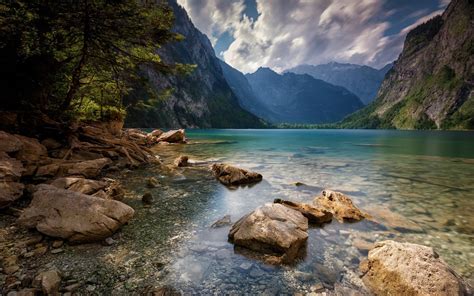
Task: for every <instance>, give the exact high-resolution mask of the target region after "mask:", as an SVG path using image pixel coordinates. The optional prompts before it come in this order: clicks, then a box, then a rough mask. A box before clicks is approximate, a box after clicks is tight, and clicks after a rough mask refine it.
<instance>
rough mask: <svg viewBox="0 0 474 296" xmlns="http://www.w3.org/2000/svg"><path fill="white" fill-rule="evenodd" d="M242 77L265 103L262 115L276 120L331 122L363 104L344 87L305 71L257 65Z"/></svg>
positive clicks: (260, 101)
mask: <svg viewBox="0 0 474 296" xmlns="http://www.w3.org/2000/svg"><path fill="white" fill-rule="evenodd" d="M245 77H246V78H247V80H248V82H249V84H250V86H251V87H252V90H253V92H254V94H255V96H256V99H257V100H258V102H259V104H260V105H261V106H263V107H264V109H263V110H260V112H262V113H261V114H262V116H263V117H264V118H265V119H267V120H269V121H272V122H275V123H301V124H304V123H330V122H335V121H338V120H341V119H342V118H343V117H344V116H346V115H347V114H350V113H352V112H354V111H356V110H358V109H360V108H362V107H363V106H364V105H363V104H362V102H361V101H360V100H359V98H358V97H357V96H356V95H354V94H353V93H351V92H350V91H348V90H347V89H345V88H343V87H340V86H335V85H332V84H329V83H327V82H324V81H322V80H319V79H315V78H313V77H311V76H310V75H306V74H305V75H300V74H294V73H285V74H283V75H280V74H278V73H276V72H274V71H272V70H271V69H269V68H260V69H258V70H257V71H256V72H255V73H252V74H247V75H246V76H245Z"/></svg>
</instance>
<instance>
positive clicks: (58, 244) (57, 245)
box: [51, 240, 64, 248]
mask: <svg viewBox="0 0 474 296" xmlns="http://www.w3.org/2000/svg"><path fill="white" fill-rule="evenodd" d="M63 244H64V242H63V241H62V240H55V241H54V242H53V243H52V244H51V246H52V247H53V248H60V247H62V246H63Z"/></svg>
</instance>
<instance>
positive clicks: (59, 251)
mask: <svg viewBox="0 0 474 296" xmlns="http://www.w3.org/2000/svg"><path fill="white" fill-rule="evenodd" d="M62 252H64V249H54V250H51V254H59V253H62Z"/></svg>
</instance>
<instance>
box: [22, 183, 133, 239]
mask: <svg viewBox="0 0 474 296" xmlns="http://www.w3.org/2000/svg"><path fill="white" fill-rule="evenodd" d="M133 215H134V210H133V209H132V208H131V207H129V206H128V205H126V204H124V203H121V202H119V201H116V200H108V199H102V198H99V197H95V196H90V195H85V194H82V193H78V192H73V191H70V190H64V189H59V188H56V187H54V186H52V185H46V184H41V185H38V186H37V188H36V191H35V192H34V194H33V200H32V201H31V204H30V206H29V207H28V208H26V209H25V210H24V211H23V213H22V215H21V216H20V218H19V219H18V222H19V224H21V225H23V226H26V227H28V228H36V229H37V230H38V231H39V232H41V233H43V234H46V235H49V236H53V237H60V238H63V239H67V240H69V241H72V242H90V241H97V240H102V239H105V238H107V237H109V236H111V235H112V234H113V233H114V232H115V231H117V230H118V229H119V228H120V227H121V226H122V225H123V224H125V223H127V222H128V221H129V220H130V219H131V218H132V217H133Z"/></svg>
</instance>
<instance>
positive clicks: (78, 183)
mask: <svg viewBox="0 0 474 296" xmlns="http://www.w3.org/2000/svg"><path fill="white" fill-rule="evenodd" d="M51 185H52V186H54V187H57V188H61V189H67V190H71V191H75V192H79V193H84V194H88V195H94V196H97V197H100V198H105V199H115V200H121V199H122V198H123V195H124V194H125V193H124V190H123V188H122V186H121V184H120V183H119V182H117V181H115V180H113V179H109V178H103V179H101V180H91V179H85V178H78V177H63V178H58V179H55V180H54V181H53V182H51Z"/></svg>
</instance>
